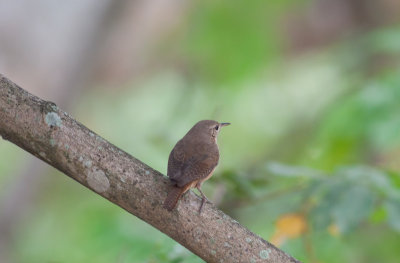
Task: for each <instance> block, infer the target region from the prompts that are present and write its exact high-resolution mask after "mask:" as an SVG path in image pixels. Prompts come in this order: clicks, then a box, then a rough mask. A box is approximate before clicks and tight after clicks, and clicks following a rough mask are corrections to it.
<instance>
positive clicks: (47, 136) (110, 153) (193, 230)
mask: <svg viewBox="0 0 400 263" xmlns="http://www.w3.org/2000/svg"><path fill="white" fill-rule="evenodd" d="M132 134H134V131H132ZM0 135H1V136H2V137H3V139H5V140H8V141H10V142H12V143H14V144H16V145H18V146H19V147H21V148H22V149H24V150H26V151H28V152H30V153H31V154H33V155H35V156H36V157H37V158H39V159H41V160H43V161H44V162H46V163H48V164H50V165H51V166H53V167H55V168H56V169H58V170H60V171H61V172H63V173H65V174H66V175H68V176H69V177H71V178H73V179H74V180H76V181H78V182H79V183H81V184H82V185H84V186H86V187H87V188H89V189H91V190H93V191H94V192H96V193H98V194H99V195H101V196H103V197H104V198H106V199H108V200H110V201H111V202H113V203H115V204H116V205H118V206H120V207H122V208H123V209H125V210H126V211H128V212H129V213H131V214H133V215H135V216H137V217H139V218H140V219H142V220H144V221H145V222H147V223H149V224H151V225H152V226H154V227H155V228H157V229H159V230H160V231H162V232H164V233H165V234H167V235H168V236H170V237H171V238H173V239H175V240H176V241H177V242H179V243H181V244H182V245H183V246H185V247H186V248H188V249H189V250H191V251H192V252H193V253H195V254H196V255H198V256H199V257H201V258H202V259H204V260H205V261H207V262H275V263H278V262H279V263H281V262H299V261H297V260H295V259H294V258H292V257H290V256H289V255H287V254H286V253H284V252H283V251H281V250H279V249H278V248H276V247H275V246H273V245H272V244H270V243H268V242H267V241H265V240H263V239H262V238H260V237H259V236H257V235H255V234H253V233H252V232H250V231H249V230H247V229H246V228H244V227H243V226H241V225H240V224H239V223H238V222H237V221H235V220H234V219H232V218H230V217H229V216H227V215H225V214H224V213H223V212H222V211H220V210H218V209H217V208H215V207H214V206H213V205H212V204H210V203H207V204H205V206H204V209H203V212H202V214H201V215H199V214H198V207H199V205H200V203H201V198H199V197H198V196H196V195H194V194H193V193H191V192H190V193H189V194H187V195H185V197H184V198H183V199H182V200H181V201H180V203H179V205H178V207H177V209H175V210H174V211H172V212H168V211H167V210H165V209H163V207H162V204H163V201H164V199H165V197H166V195H167V192H168V188H169V187H170V186H169V181H168V179H167V178H166V177H165V176H163V175H162V174H161V173H159V172H157V171H155V170H153V169H152V168H151V167H149V166H147V165H146V164H144V163H142V162H140V161H139V160H137V159H135V158H134V157H132V156H130V155H129V154H128V153H126V152H124V151H122V150H121V149H119V148H117V147H116V146H114V145H112V144H111V143H109V142H107V141H106V140H104V139H103V138H101V137H100V136H99V135H97V134H95V133H94V132H93V131H91V130H89V129H88V128H86V127H85V126H83V125H82V124H81V123H79V122H77V121H75V120H74V119H73V118H72V117H71V116H70V115H69V114H68V113H66V112H64V111H62V110H60V109H59V108H58V107H57V106H56V105H55V104H54V103H52V102H48V101H44V100H41V99H40V98H38V97H35V96H34V95H32V94H29V93H28V92H26V91H25V90H23V89H22V88H20V87H18V86H17V85H16V84H14V83H12V82H11V81H10V80H8V79H7V78H5V77H4V76H2V75H1V74H0Z"/></svg>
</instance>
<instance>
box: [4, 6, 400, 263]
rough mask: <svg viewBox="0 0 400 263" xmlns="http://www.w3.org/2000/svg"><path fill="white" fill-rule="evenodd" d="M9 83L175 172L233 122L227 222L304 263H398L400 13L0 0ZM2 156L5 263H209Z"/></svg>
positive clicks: (29, 163)
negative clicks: (172, 162)
mask: <svg viewBox="0 0 400 263" xmlns="http://www.w3.org/2000/svg"><path fill="white" fill-rule="evenodd" d="M0 72H1V73H2V74H4V75H5V76H7V77H8V78H10V79H11V80H13V81H14V82H16V83H18V84H19V85H20V86H21V87H23V88H24V89H26V90H28V91H29V92H31V93H33V94H35V95H37V96H40V97H41V98H44V99H46V100H50V101H53V102H55V103H56V104H57V105H59V106H60V107H61V108H63V109H64V110H66V111H68V112H70V113H71V115H72V116H74V117H75V118H76V119H77V120H78V121H80V122H82V123H83V124H85V125H86V126H87V127H88V128H90V129H92V130H93V131H95V132H96V133H98V134H100V135H101V136H103V137H104V138H106V139H107V140H109V141H110V142H111V143H113V144H115V145H116V146H118V147H120V148H122V149H123V150H125V151H127V152H128V153H130V154H132V155H133V156H135V157H136V158H138V159H140V160H141V161H143V162H145V163H146V164H148V165H150V166H152V167H153V168H155V169H157V170H158V171H160V172H162V173H164V174H165V173H166V169H167V159H168V154H169V152H170V150H171V149H172V147H173V146H174V145H175V143H176V142H177V141H178V140H179V139H180V138H181V137H182V136H183V135H184V134H185V133H186V132H187V130H188V129H189V128H191V127H192V125H193V124H194V123H196V122H197V121H199V120H201V119H215V120H218V121H224V122H231V123H232V125H231V126H229V127H227V128H225V129H224V130H223V131H222V133H221V135H220V136H219V145H220V149H221V160H220V165H219V167H218V168H217V170H216V173H215V175H214V176H213V178H212V179H211V180H209V181H208V182H207V183H206V184H204V187H203V189H204V191H205V192H206V194H207V195H208V197H209V198H210V199H212V200H213V202H214V203H215V204H216V205H217V206H218V207H219V208H220V209H222V210H223V211H224V212H225V213H227V214H229V215H231V216H232V217H234V218H235V219H237V220H238V221H239V222H240V223H241V224H243V225H245V226H246V227H248V228H249V229H250V230H252V231H254V232H255V233H257V234H258V235H260V236H262V237H263V238H264V239H267V240H270V241H271V242H273V243H274V244H275V245H277V246H278V247H280V248H282V249H283V250H284V251H286V252H288V253H290V254H291V255H293V256H294V257H296V258H298V259H300V260H302V261H304V262H312V263H315V262H321V263H322V262H325V263H328V262H329V263H334V262H398V254H399V248H400V176H399V173H400V164H399V161H398V159H399V155H400V1H398V0H381V1H372V0H371V1H363V0H302V1H285V0H283V1H282V0H270V1H262V0H253V1H245V0H238V1H215V0H195V1H183V0H142V1H139V0H138V1H128V0H125V1H123V0H119V1H116V0H114V1H113V0H72V1H51V0H38V1H28V0H13V1H11V0H8V1H7V0H0ZM0 156H1V158H0V262H5V263H7V262H30V263H32V262H33V263H34V262H121V263H122V262H202V260H200V259H198V258H197V257H196V256H194V255H193V254H191V253H190V252H189V251H187V250H186V249H185V248H183V247H182V246H180V245H178V244H177V243H176V242H174V241H173V240H172V239H170V238H169V237H167V236H165V235H164V234H162V233H160V232H159V231H157V230H156V229H154V228H152V227H150V226H149V225H147V224H146V223H144V222H142V221H141V220H139V219H137V218H134V217H133V216H131V215H129V214H128V213H126V212H125V211H123V210H122V209H120V208H118V207H116V206H115V205H113V204H111V203H110V202H108V201H106V200H105V199H103V198H100V197H99V196H97V195H96V194H94V193H93V192H91V191H90V190H88V189H86V188H84V187H83V186H81V185H79V184H77V183H76V182H75V181H73V180H71V179H70V178H69V177H67V176H65V175H63V174H61V173H60V172H58V171H56V170H55V169H53V168H51V167H49V166H48V165H46V164H44V163H41V161H39V160H36V159H35V158H33V157H32V156H30V155H29V154H28V153H26V152H24V151H23V150H21V149H19V148H17V147H16V146H15V145H12V144H11V143H9V142H7V141H4V140H3V141H0Z"/></svg>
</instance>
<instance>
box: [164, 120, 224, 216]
mask: <svg viewBox="0 0 400 263" xmlns="http://www.w3.org/2000/svg"><path fill="white" fill-rule="evenodd" d="M229 124H230V123H219V122H217V121H211V120H204V121H199V122H198V123H196V124H195V125H194V126H193V128H191V129H190V130H189V132H188V133H187V134H186V135H185V136H184V137H183V138H182V139H181V140H180V141H178V142H177V144H176V145H175V147H174V148H173V149H172V151H171V153H170V154H169V159H168V171H167V175H168V177H169V178H170V180H171V182H172V183H173V185H174V187H173V188H172V189H171V191H170V192H169V193H168V196H167V198H166V199H165V201H164V208H166V209H168V210H169V211H171V210H172V209H174V207H175V206H176V204H177V202H178V200H179V199H180V197H181V196H182V195H183V194H184V193H185V192H186V191H187V190H189V189H190V188H194V187H196V188H197V189H198V190H199V192H200V194H201V196H202V202H201V206H200V209H199V213H201V211H202V209H203V205H204V202H205V201H206V200H207V201H208V199H207V197H206V196H205V195H204V193H203V191H201V184H202V183H203V182H204V181H205V180H207V179H208V178H210V177H211V176H212V174H213V172H214V169H215V167H216V166H217V164H218V160H219V149H218V145H217V136H218V134H219V132H220V130H221V128H222V127H224V126H227V125H229Z"/></svg>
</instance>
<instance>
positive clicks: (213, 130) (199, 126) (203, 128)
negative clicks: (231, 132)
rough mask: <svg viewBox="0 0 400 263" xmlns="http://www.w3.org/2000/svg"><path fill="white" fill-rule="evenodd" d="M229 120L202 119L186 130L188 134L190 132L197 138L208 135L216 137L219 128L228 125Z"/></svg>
mask: <svg viewBox="0 0 400 263" xmlns="http://www.w3.org/2000/svg"><path fill="white" fill-rule="evenodd" d="M229 124H230V123H229V122H217V121H213V120H203V121H199V122H198V123H196V124H195V125H194V126H193V128H192V129H190V131H189V132H188V134H189V133H190V134H192V135H194V136H196V137H198V138H201V137H202V138H204V137H210V138H214V139H215V140H216V139H217V136H218V134H219V132H220V131H221V128H222V127H224V126H228V125H229Z"/></svg>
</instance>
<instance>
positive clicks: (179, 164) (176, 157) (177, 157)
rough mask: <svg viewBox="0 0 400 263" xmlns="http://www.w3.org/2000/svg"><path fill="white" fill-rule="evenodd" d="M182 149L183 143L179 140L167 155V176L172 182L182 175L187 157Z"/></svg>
mask: <svg viewBox="0 0 400 263" xmlns="http://www.w3.org/2000/svg"><path fill="white" fill-rule="evenodd" d="M184 149H185V147H184V141H182V140H180V141H178V142H177V143H176V145H175V147H174V149H172V151H171V153H170V154H169V158H168V170H167V176H168V177H169V178H170V179H171V180H172V181H175V180H176V179H177V178H179V177H180V176H181V175H182V168H183V165H184V163H185V160H186V157H187V154H185V151H184Z"/></svg>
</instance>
